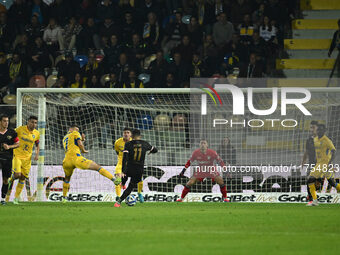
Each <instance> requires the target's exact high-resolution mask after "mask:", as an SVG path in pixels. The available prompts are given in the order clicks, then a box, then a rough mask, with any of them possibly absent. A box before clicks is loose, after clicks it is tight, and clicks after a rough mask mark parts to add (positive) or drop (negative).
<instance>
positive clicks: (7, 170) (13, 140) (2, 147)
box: [0, 115, 19, 205]
mask: <svg viewBox="0 0 340 255" xmlns="http://www.w3.org/2000/svg"><path fill="white" fill-rule="evenodd" d="M8 123H9V117H8V116H7V115H2V116H1V117H0V166H1V169H2V187H1V204H2V205H5V204H6V202H5V198H6V194H7V191H8V178H9V177H10V176H11V173H12V161H13V149H15V148H18V147H19V138H18V135H17V132H15V130H14V129H8Z"/></svg>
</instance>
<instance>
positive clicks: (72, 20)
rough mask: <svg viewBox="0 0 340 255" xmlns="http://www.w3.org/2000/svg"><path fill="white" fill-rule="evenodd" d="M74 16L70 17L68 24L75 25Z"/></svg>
mask: <svg viewBox="0 0 340 255" xmlns="http://www.w3.org/2000/svg"><path fill="white" fill-rule="evenodd" d="M76 22H77V21H76V18H75V17H71V18H70V25H75V24H76Z"/></svg>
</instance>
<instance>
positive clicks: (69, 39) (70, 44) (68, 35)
mask: <svg viewBox="0 0 340 255" xmlns="http://www.w3.org/2000/svg"><path fill="white" fill-rule="evenodd" d="M81 30H82V26H81V25H79V24H78V22H77V20H76V18H75V17H71V18H70V20H69V23H68V24H67V25H66V26H65V27H64V31H63V42H64V46H63V48H64V49H67V50H72V49H73V48H74V47H75V44H76V38H77V36H78V35H79V33H80V31H81Z"/></svg>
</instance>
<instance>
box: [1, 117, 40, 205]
mask: <svg viewBox="0 0 340 255" xmlns="http://www.w3.org/2000/svg"><path fill="white" fill-rule="evenodd" d="M37 125H38V118H37V117H36V116H30V117H29V118H28V121H27V125H25V126H20V127H17V128H16V129H15V131H16V132H17V134H18V138H19V147H18V148H16V149H14V150H13V154H14V157H13V165H12V171H13V174H12V176H11V177H10V178H9V179H8V182H9V185H10V186H11V185H12V183H13V181H14V180H16V179H19V181H18V185H17V187H16V191H15V195H14V200H13V203H14V204H18V203H19V196H20V194H21V191H22V189H23V188H24V186H25V179H26V178H28V175H29V173H30V169H31V157H32V153H33V146H34V145H35V146H36V149H35V157H34V160H38V156H39V139H40V133H39V131H38V130H36V127H37Z"/></svg>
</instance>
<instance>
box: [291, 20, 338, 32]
mask: <svg viewBox="0 0 340 255" xmlns="http://www.w3.org/2000/svg"><path fill="white" fill-rule="evenodd" d="M292 28H293V29H335V30H336V29H338V23H337V20H336V19H296V20H293V21H292Z"/></svg>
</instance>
